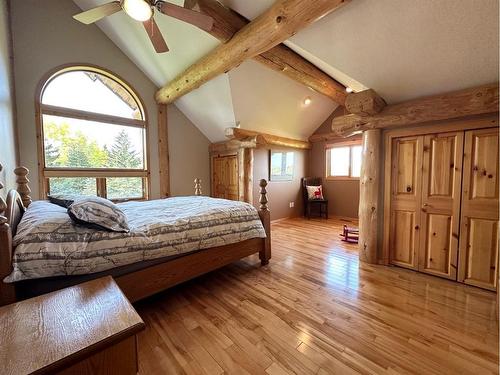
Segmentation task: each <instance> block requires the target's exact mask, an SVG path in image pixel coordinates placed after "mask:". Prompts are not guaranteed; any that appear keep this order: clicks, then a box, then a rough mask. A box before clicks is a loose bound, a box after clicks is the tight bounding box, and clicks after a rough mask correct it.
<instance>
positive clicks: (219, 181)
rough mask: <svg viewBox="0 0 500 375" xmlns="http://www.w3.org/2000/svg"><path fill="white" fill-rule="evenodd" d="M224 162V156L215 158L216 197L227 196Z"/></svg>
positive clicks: (213, 183)
mask: <svg viewBox="0 0 500 375" xmlns="http://www.w3.org/2000/svg"><path fill="white" fill-rule="evenodd" d="M224 164H225V161H224V158H223V157H214V158H213V171H212V179H213V182H212V186H213V187H214V191H213V196H214V197H215V198H224V197H225V190H226V189H225V186H224Z"/></svg>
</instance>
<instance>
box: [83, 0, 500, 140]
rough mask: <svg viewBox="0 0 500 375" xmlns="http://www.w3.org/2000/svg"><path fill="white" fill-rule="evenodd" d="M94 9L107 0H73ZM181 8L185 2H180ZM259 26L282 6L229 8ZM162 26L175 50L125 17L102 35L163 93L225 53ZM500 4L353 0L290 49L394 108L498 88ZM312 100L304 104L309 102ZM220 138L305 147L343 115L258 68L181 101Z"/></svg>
mask: <svg viewBox="0 0 500 375" xmlns="http://www.w3.org/2000/svg"><path fill="white" fill-rule="evenodd" d="M74 1H75V3H76V4H77V5H78V6H80V8H82V9H84V10H86V9H89V8H91V7H93V6H96V5H100V4H103V3H106V2H107V1H106V0H74ZM171 2H172V3H175V4H178V5H181V4H182V3H183V0H171ZM222 2H223V3H224V4H226V5H227V6H229V7H231V8H232V9H234V10H236V11H237V12H239V13H241V14H242V15H244V16H245V17H247V18H249V19H253V18H255V17H256V16H258V15H259V14H261V13H262V12H263V11H265V10H266V9H267V8H268V7H269V6H270V5H271V4H272V3H273V0H253V1H248V0H223V1H222ZM156 20H157V22H158V24H159V27H160V28H161V30H162V33H163V34H164V36H165V38H166V40H167V43H168V45H169V47H170V52H168V53H166V54H156V53H155V52H154V50H153V49H152V47H151V44H150V42H149V40H148V38H147V36H146V34H145V32H144V30H143V29H142V25H140V24H139V23H137V22H135V21H133V20H132V19H130V18H129V17H128V16H127V15H125V14H124V13H123V12H120V13H118V14H115V15H113V16H110V17H107V18H106V19H104V20H102V21H100V22H99V23H98V26H99V27H100V28H101V30H102V31H103V32H104V33H105V34H106V35H107V36H108V37H109V38H110V39H111V40H112V41H113V42H114V43H115V44H116V45H117V46H118V47H119V48H120V49H121V50H122V51H123V52H124V53H125V54H127V55H128V56H129V58H130V59H131V60H132V61H134V62H135V63H136V64H137V65H138V66H139V68H141V69H142V70H143V71H144V72H145V73H146V75H148V76H149V77H150V79H151V80H152V81H153V82H155V83H156V85H157V86H158V87H160V86H163V85H164V84H166V83H168V82H169V81H170V80H171V79H172V78H174V77H175V76H176V75H177V74H179V73H180V72H182V71H183V70H184V69H185V68H187V67H188V66H189V65H191V64H192V63H194V62H196V61H197V60H198V59H199V58H201V57H202V56H203V55H205V54H206V53H208V52H209V51H210V50H212V49H213V48H214V47H216V46H217V45H218V43H219V42H218V41H217V40H216V39H215V38H213V37H212V36H210V35H208V34H206V33H204V32H203V31H201V30H198V29H196V28H195V27H193V26H190V25H187V24H185V23H182V22H180V21H178V20H175V19H173V18H170V17H167V16H163V15H157V16H156ZM498 35H499V30H498V1H497V0H481V1H475V0H462V1H456V0H440V1H435V0H419V1H414V0H377V1H374V0H352V1H351V2H348V3H347V4H346V5H345V6H343V7H342V8H341V9H339V10H337V11H335V12H333V13H331V14H330V15H328V16H326V17H324V18H323V19H321V20H319V21H317V22H316V23H315V24H313V25H311V26H309V27H308V28H306V29H304V30H302V31H300V32H299V33H297V34H296V35H295V36H294V37H292V38H291V39H290V40H288V41H286V44H287V45H288V46H289V47H291V48H292V49H294V50H295V51H296V52H297V53H299V54H300V55H302V56H303V57H305V58H306V59H308V60H309V61H311V62H312V63H314V64H315V65H316V66H318V67H319V68H321V69H322V70H323V71H325V72H326V73H328V74H330V75H331V76H332V77H334V78H335V79H337V80H338V81H340V82H342V83H343V84H345V85H347V86H351V87H352V88H354V89H355V90H362V89H364V88H367V87H370V88H373V89H375V90H376V91H377V92H378V93H379V94H380V95H381V96H382V97H383V98H384V99H385V100H386V101H387V102H388V103H395V102H400V101H404V100H408V99H412V98H417V97H420V96H424V95H430V94H438V93H442V92H446V91H452V90H456V89H460V88H466V87H472V86H476V85H480V84H483V83H489V82H495V81H498V48H499V41H498ZM306 97H310V98H311V99H312V102H311V104H310V105H309V106H304V104H303V102H304V98H306ZM175 104H176V105H177V106H178V108H179V109H180V110H181V111H182V112H184V114H185V115H186V116H187V117H188V118H189V119H190V120H191V121H192V122H193V123H194V124H195V125H196V126H197V127H198V128H199V129H200V130H201V131H202V132H203V133H204V134H205V135H206V136H207V137H208V138H209V139H210V140H211V141H213V142H214V141H220V140H223V139H224V129H225V128H226V127H229V126H234V125H235V124H236V123H237V122H239V123H240V125H241V127H242V128H246V129H251V130H258V131H263V132H268V133H272V134H277V135H283V136H287V137H294V138H301V139H305V138H307V137H308V136H309V135H311V134H312V133H313V132H314V130H315V129H316V128H317V127H318V126H319V125H320V124H321V123H322V122H323V121H324V120H325V119H326V118H327V117H328V115H329V114H330V113H331V112H332V111H333V110H334V109H335V108H336V107H337V105H336V104H335V103H334V102H332V101H331V100H330V99H328V98H325V97H323V96H322V95H320V94H317V93H315V92H313V91H311V90H310V89H308V88H306V87H304V86H302V85H300V84H298V83H296V82H294V81H291V80H290V79H288V78H286V77H284V76H282V75H281V74H279V73H276V72H274V71H271V70H269V69H268V68H265V67H263V66H261V65H260V64H258V63H256V62H254V61H253V60H250V61H247V62H245V63H243V64H242V65H241V66H239V67H238V68H236V69H234V70H232V71H231V72H229V73H228V74H224V75H221V76H219V77H218V78H216V79H214V80H212V81H210V82H208V83H207V84H205V85H203V86H202V87H201V88H199V89H197V90H195V91H193V92H192V93H190V94H188V95H185V96H184V97H182V98H180V99H179V100H177V102H176V103H175Z"/></svg>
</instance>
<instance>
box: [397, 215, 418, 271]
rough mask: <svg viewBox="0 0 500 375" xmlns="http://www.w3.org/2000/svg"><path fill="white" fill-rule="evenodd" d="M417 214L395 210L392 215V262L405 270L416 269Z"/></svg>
mask: <svg viewBox="0 0 500 375" xmlns="http://www.w3.org/2000/svg"><path fill="white" fill-rule="evenodd" d="M415 221H416V220H415V212H412V211H404V210H394V211H393V215H392V223H391V233H392V234H393V236H392V241H391V242H392V243H391V248H392V250H393V252H392V257H391V262H392V263H393V264H395V265H397V266H401V267H405V268H415V267H416V264H417V262H416V260H415V254H416V247H415V229H414V228H415V225H416V224H415Z"/></svg>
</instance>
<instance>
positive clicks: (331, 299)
mask: <svg viewBox="0 0 500 375" xmlns="http://www.w3.org/2000/svg"><path fill="white" fill-rule="evenodd" d="M342 224H343V222H341V221H339V220H332V219H331V220H328V221H326V220H324V219H323V220H319V219H317V220H310V221H308V220H303V219H290V220H286V221H282V222H279V223H276V224H273V239H272V241H273V258H272V259H271V261H270V263H269V265H268V266H266V267H260V263H259V260H258V258H257V257H256V256H255V257H254V256H252V257H249V258H246V259H245V260H243V261H240V262H238V263H235V264H233V265H230V266H228V267H225V268H222V269H221V270H218V271H215V272H212V273H210V274H208V275H205V276H203V277H200V278H198V279H196V280H193V281H191V282H188V283H185V284H183V285H181V286H178V287H176V288H173V289H171V290H168V291H166V292H164V293H162V294H159V295H157V296H154V297H152V298H149V299H147V300H145V301H142V302H140V303H138V304H136V307H137V310H138V312H139V314H140V315H141V316H142V318H143V319H144V321H145V322H146V330H145V331H144V332H143V333H141V334H140V335H139V367H140V373H141V374H183V373H187V374H222V373H228V374H265V373H267V374H290V373H292V374H293V373H296V374H301V375H302V374H352V373H363V374H369V373H370V374H475V375H482V374H498V359H499V357H498V322H497V320H496V312H495V309H496V307H495V306H496V305H495V301H496V295H495V294H494V293H492V292H488V291H483V290H481V289H477V288H474V287H471V286H465V285H461V284H458V283H455V282H452V281H447V280H443V279H439V278H436V277H433V276H428V275H424V274H419V273H416V272H413V271H409V270H404V269H400V268H396V267H384V266H369V265H365V264H362V265H361V267H360V266H359V262H358V254H357V245H349V244H345V243H343V242H341V241H340V239H339V236H338V233H340V231H341V225H342Z"/></svg>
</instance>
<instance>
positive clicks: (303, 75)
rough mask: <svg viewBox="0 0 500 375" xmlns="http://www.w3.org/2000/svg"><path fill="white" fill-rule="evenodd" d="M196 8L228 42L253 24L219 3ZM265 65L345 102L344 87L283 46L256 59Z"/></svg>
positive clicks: (209, 0) (207, 0)
mask: <svg viewBox="0 0 500 375" xmlns="http://www.w3.org/2000/svg"><path fill="white" fill-rule="evenodd" d="M192 5H193V6H194V9H195V10H197V11H199V12H200V13H203V14H206V15H208V16H210V17H212V18H213V19H214V26H213V28H212V30H211V31H209V33H210V34H211V35H212V36H214V37H215V38H217V39H219V40H220V41H221V42H223V43H226V42H227V41H228V40H230V39H231V38H232V37H233V35H234V34H236V33H237V32H238V31H239V30H240V29H242V28H243V27H244V26H245V25H247V24H248V23H249V22H250V21H249V20H247V19H246V18H245V17H243V16H241V15H240V14H238V13H236V12H235V11H233V10H232V9H229V8H227V7H225V6H224V5H223V4H221V3H220V2H218V1H217V0H198V1H197V2H196V4H194V3H193V4H192ZM253 59H254V60H256V61H257V62H259V63H261V64H262V65H264V66H266V67H268V68H270V69H272V70H275V71H277V72H280V73H282V74H284V75H285V76H287V77H288V78H290V79H292V80H294V81H296V82H298V83H300V84H303V85H305V86H307V87H309V88H311V89H313V90H314V91H317V92H319V93H320V94H323V95H325V96H327V97H329V98H330V99H332V100H333V101H334V102H336V103H338V104H340V105H343V104H344V102H345V100H346V95H347V93H346V91H345V87H344V85H342V84H341V83H339V82H337V81H336V80H334V79H333V78H332V77H330V76H329V75H328V74H326V73H324V72H323V71H322V70H320V69H319V68H317V67H316V66H315V65H314V64H312V63H310V62H309V61H307V60H306V59H304V58H303V57H302V56H300V55H299V54H298V53H296V52H295V51H293V50H292V49H291V48H289V47H287V46H286V45H284V44H283V43H281V44H278V45H277V46H276V47H273V48H271V49H270V50H268V51H266V52H264V53H261V54H260V55H257V56H255V57H254V58H253Z"/></svg>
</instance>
